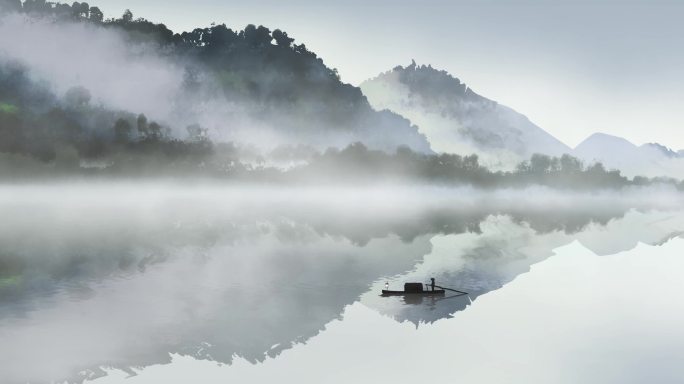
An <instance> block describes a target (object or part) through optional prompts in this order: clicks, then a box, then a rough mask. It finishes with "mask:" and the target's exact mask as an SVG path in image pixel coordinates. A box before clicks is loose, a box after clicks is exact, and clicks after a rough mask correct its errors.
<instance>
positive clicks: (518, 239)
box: [0, 185, 684, 383]
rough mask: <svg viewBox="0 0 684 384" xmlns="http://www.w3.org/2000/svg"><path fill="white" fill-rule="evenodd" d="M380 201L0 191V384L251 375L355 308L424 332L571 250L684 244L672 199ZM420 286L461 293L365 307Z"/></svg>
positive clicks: (514, 196)
mask: <svg viewBox="0 0 684 384" xmlns="http://www.w3.org/2000/svg"><path fill="white" fill-rule="evenodd" d="M391 192H392V193H391V194H388V191H387V190H377V191H376V190H370V191H369V190H348V191H337V190H336V191H324V192H321V191H306V190H301V189H293V190H286V191H283V190H278V191H273V190H263V189H256V190H250V191H245V190H244V189H242V188H236V187H204V188H179V187H177V186H176V187H174V188H168V187H153V186H147V187H140V186H135V187H131V186H117V185H102V186H95V187H92V186H91V187H87V188H86V187H78V186H66V187H65V186H42V187H40V188H37V187H11V188H10V187H7V188H4V189H1V190H0V211H1V212H2V214H3V217H11V218H12V219H11V220H4V221H2V222H0V243H1V244H2V245H3V249H2V253H0V263H1V264H0V339H2V340H3V346H2V347H1V348H0V372H1V373H2V377H3V378H4V379H5V380H6V381H7V382H10V383H12V382H26V381H32V382H48V381H52V380H57V379H62V378H70V379H72V380H75V381H79V380H82V379H83V378H84V377H90V378H92V377H94V376H97V375H101V374H103V373H104V371H103V370H102V369H100V368H99V367H103V366H108V367H116V368H120V369H126V370H129V371H130V369H131V368H132V367H142V366H148V365H151V364H157V363H164V362H169V361H170V358H169V354H170V353H179V354H184V355H190V356H193V357H195V358H200V359H209V360H215V361H219V362H223V363H230V362H231V361H232V360H233V359H234V357H235V356H240V357H242V358H245V359H247V360H249V361H253V362H258V361H262V360H263V359H264V358H265V357H266V356H271V357H273V356H277V355H278V354H279V353H280V352H281V351H283V350H284V349H287V348H290V347H291V346H292V345H293V344H296V343H304V342H306V341H307V340H309V339H310V338H311V337H313V336H315V335H316V334H318V333H319V332H320V331H321V330H323V329H324V327H325V326H326V324H328V323H330V322H331V321H332V320H334V319H337V318H339V317H340V314H341V313H342V311H343V309H344V308H345V306H347V305H349V304H352V303H354V302H356V301H359V300H360V301H361V302H362V303H364V304H365V305H367V306H369V307H371V308H374V309H376V310H377V311H379V312H381V313H383V314H387V315H389V316H392V317H393V318H395V319H396V320H398V321H405V320H408V321H411V322H413V323H415V324H420V323H425V322H433V321H435V320H437V319H440V318H445V317H450V316H453V315H454V313H455V312H457V311H460V310H463V309H465V308H467V307H468V306H469V305H470V304H471V300H476V299H477V297H478V296H481V295H483V294H485V293H487V292H490V291H492V290H496V289H499V288H500V287H502V286H503V285H504V284H506V283H508V282H510V281H512V280H513V279H515V277H517V276H518V275H520V274H522V273H525V272H527V271H529V269H530V266H531V265H532V264H534V263H537V262H539V261H542V260H544V259H546V258H547V257H549V256H550V255H551V254H552V249H554V248H556V247H558V246H559V245H562V244H567V243H569V242H572V241H573V240H575V239H578V240H579V241H581V242H582V243H583V244H585V246H587V247H589V248H590V249H592V250H594V251H595V252H596V253H599V254H606V253H615V252H618V251H620V250H625V249H629V248H630V247H633V246H635V245H636V243H637V242H638V241H642V242H647V243H651V244H656V243H658V242H662V241H663V240H664V239H667V238H669V237H672V236H676V235H677V234H678V233H681V231H682V230H683V229H684V216H682V215H681V214H680V213H678V212H676V211H674V209H675V208H678V207H680V206H681V204H680V203H681V201H680V198H679V197H678V196H676V195H675V196H674V197H672V196H669V198H668V199H662V198H660V197H661V196H654V197H653V199H646V200H645V199H643V198H640V199H635V198H633V197H632V196H629V195H626V196H613V195H610V194H606V195H586V196H571V195H564V194H558V195H554V194H552V193H548V191H546V192H545V194H544V198H545V201H544V202H540V201H539V199H538V198H535V197H534V196H527V195H528V194H529V191H518V192H515V191H513V192H509V193H507V194H502V193H481V192H474V191H467V190H465V191H464V190H443V189H425V190H410V189H409V190H407V191H401V190H393V191H391ZM55 196H59V197H60V198H59V199H56V198H55ZM663 201H664V202H665V203H663ZM634 208H637V209H639V210H641V212H640V211H636V210H634ZM673 212H674V213H673ZM432 276H434V277H436V278H437V281H438V283H440V285H443V286H446V287H454V288H457V289H462V290H465V291H467V292H469V293H470V295H469V296H463V297H450V296H449V295H447V296H446V297H443V298H430V297H421V298H415V300H416V301H412V299H410V298H406V297H396V298H380V297H378V294H379V292H380V290H381V289H382V288H381V285H384V282H385V281H386V280H387V279H391V281H392V285H401V284H403V282H405V281H423V280H425V279H427V278H428V277H432ZM36 335H40V337H36ZM79 372H81V373H79Z"/></svg>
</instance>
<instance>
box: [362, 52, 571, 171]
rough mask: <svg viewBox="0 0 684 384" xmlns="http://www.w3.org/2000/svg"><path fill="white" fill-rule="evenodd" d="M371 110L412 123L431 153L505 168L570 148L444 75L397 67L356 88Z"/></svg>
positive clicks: (425, 69)
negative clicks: (460, 156) (473, 158)
mask: <svg viewBox="0 0 684 384" xmlns="http://www.w3.org/2000/svg"><path fill="white" fill-rule="evenodd" d="M361 89H362V90H363V92H364V94H365V95H366V97H368V100H369V101H370V103H371V105H372V106H373V107H374V108H376V109H385V108H386V109H389V110H391V111H394V112H397V113H399V114H401V115H402V116H405V117H407V118H408V119H409V120H411V121H412V122H413V123H415V124H417V125H418V127H419V129H420V131H421V132H422V133H423V134H425V135H426V136H427V137H428V140H430V144H431V146H432V148H433V149H434V150H435V151H438V152H452V153H463V154H468V153H476V154H478V155H479V156H480V157H481V159H482V160H483V163H484V164H486V165H488V166H494V167H503V168H507V167H511V166H512V165H515V164H516V163H517V162H519V161H521V160H523V159H527V158H529V157H530V156H531V155H532V154H534V153H544V154H548V155H553V156H560V155H562V154H563V153H570V152H571V149H570V148H569V147H568V146H566V145H565V144H563V143H562V142H560V141H559V140H557V139H556V138H554V137H553V136H551V135H550V134H548V133H547V132H545V131H544V130H543V129H541V128H540V127H538V126H536V125H535V124H534V123H532V122H531V121H529V119H528V118H527V117H525V116H523V115H521V114H519V113H517V112H515V111H514V110H512V109H510V108H508V107H505V106H503V105H500V104H498V103H496V102H494V101H492V100H489V99H487V98H484V97H482V96H480V95H478V94H476V93H475V92H473V90H471V89H470V88H468V87H467V86H466V85H465V84H463V83H461V82H460V80H459V79H457V78H454V77H452V76H451V75H449V74H448V73H447V72H445V71H438V70H436V69H433V68H432V67H431V66H424V65H423V66H417V65H416V64H415V62H413V63H412V64H411V65H410V66H407V67H402V66H398V67H396V68H394V69H393V70H392V71H389V72H386V73H383V74H381V75H380V76H378V77H376V78H374V79H371V80H368V81H366V82H364V83H363V84H361Z"/></svg>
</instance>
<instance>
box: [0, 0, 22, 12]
mask: <svg viewBox="0 0 684 384" xmlns="http://www.w3.org/2000/svg"><path fill="white" fill-rule="evenodd" d="M3 8H4V9H8V10H10V11H21V0H0V9H3Z"/></svg>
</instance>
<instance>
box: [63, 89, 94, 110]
mask: <svg viewBox="0 0 684 384" xmlns="http://www.w3.org/2000/svg"><path fill="white" fill-rule="evenodd" d="M91 97H92V96H91V95H90V91H88V90H87V89H85V88H83V87H73V88H70V89H69V90H68V91H67V92H66V94H65V95H64V99H65V101H66V102H67V104H68V105H69V106H72V107H83V106H86V105H88V103H89V102H90V99H91Z"/></svg>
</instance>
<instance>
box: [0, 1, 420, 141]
mask: <svg viewBox="0 0 684 384" xmlns="http://www.w3.org/2000/svg"><path fill="white" fill-rule="evenodd" d="M3 3H5V2H0V5H2V4H3ZM11 3H12V4H13V5H12V6H11V7H7V6H5V7H0V67H1V68H13V67H20V68H22V70H23V71H25V72H26V74H27V76H26V77H27V78H29V79H31V80H32V81H33V82H34V84H43V83H45V84H46V87H45V88H46V89H48V90H49V91H50V92H51V93H52V95H51V97H52V98H53V99H56V100H58V101H59V100H61V99H63V96H64V95H65V94H66V93H67V92H68V91H69V90H70V89H72V88H74V87H79V88H83V89H85V90H86V91H87V92H88V94H90V95H91V96H92V100H91V101H92V104H94V105H98V106H102V107H104V108H107V109H109V110H113V111H123V112H129V113H133V114H139V113H144V114H145V115H146V116H147V117H149V118H150V119H154V120H155V121H157V122H159V123H160V124H162V125H163V126H165V128H168V132H170V134H172V135H174V136H175V137H183V136H185V135H187V132H186V128H187V127H191V126H197V125H198V126H200V127H201V128H202V129H203V130H205V131H206V132H208V135H209V136H210V137H211V138H212V139H213V140H217V141H224V142H237V143H240V144H243V145H252V146H255V147H257V148H260V149H264V150H270V149H273V148H275V147H278V146H282V145H308V146H312V147H315V148H318V149H325V148H328V147H338V148H343V147H346V146H347V145H349V144H350V143H353V142H357V141H360V142H363V143H364V144H365V145H366V146H368V147H370V148H373V149H381V150H385V151H388V152H393V151H394V150H396V148H397V147H398V146H408V147H410V148H412V149H413V150H416V151H419V152H431V150H430V146H429V143H428V141H427V139H426V138H425V137H424V136H423V135H421V134H420V133H419V132H418V131H417V128H416V127H415V126H413V125H411V123H410V122H409V121H408V120H406V119H404V118H403V117H401V116H399V115H397V114H395V113H392V112H389V111H376V110H374V109H373V108H372V107H371V106H370V104H369V103H368V101H367V100H366V98H365V97H364V96H363V94H362V92H361V90H360V89H359V88H357V87H354V86H352V85H349V84H345V83H342V82H341V81H340V79H339V76H338V75H337V72H336V70H334V69H332V68H329V67H327V66H326V65H325V63H324V62H323V60H321V58H319V57H318V56H317V55H316V54H315V53H313V52H311V51H309V50H308V49H307V48H306V46H304V45H303V44H295V43H294V39H292V38H290V37H289V36H288V35H287V33H285V32H283V31H281V30H278V29H276V30H270V29H268V28H266V27H263V26H258V27H257V26H255V25H248V26H247V27H245V29H244V30H241V31H233V30H231V29H229V28H227V27H226V26H225V25H223V24H220V25H212V26H211V27H207V28H196V29H194V30H193V31H190V32H184V33H182V34H179V33H174V32H173V31H171V30H169V29H168V28H166V26H164V25H163V24H154V23H151V22H149V21H147V20H145V19H134V18H133V15H132V14H131V13H130V12H127V13H125V14H124V15H123V16H122V17H121V18H119V19H114V20H103V18H102V13H101V12H100V11H99V9H98V8H97V7H89V6H88V5H87V4H86V3H74V5H73V6H70V5H67V4H52V3H45V2H39V1H27V2H25V3H23V4H22V3H20V2H11ZM15 3H16V4H15ZM46 36H49V39H47V38H46ZM18 92H23V91H21V90H19V91H18ZM9 104H12V105H13V106H14V107H16V108H18V110H19V111H29V110H32V109H35V108H36V107H37V104H39V103H38V102H36V101H34V100H32V99H26V100H23V102H22V103H10V100H9V98H8V100H4V99H0V105H9ZM3 108H5V107H3ZM7 108H9V107H7ZM20 113H23V112H20ZM96 123H97V122H93V126H92V127H88V131H91V132H94V133H95V134H98V136H99V137H100V138H107V137H108V136H110V137H111V136H112V135H111V134H110V133H111V131H112V127H111V125H106V126H105V125H98V126H95V124H96ZM131 124H132V125H135V122H134V121H131Z"/></svg>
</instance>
